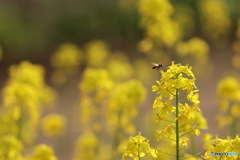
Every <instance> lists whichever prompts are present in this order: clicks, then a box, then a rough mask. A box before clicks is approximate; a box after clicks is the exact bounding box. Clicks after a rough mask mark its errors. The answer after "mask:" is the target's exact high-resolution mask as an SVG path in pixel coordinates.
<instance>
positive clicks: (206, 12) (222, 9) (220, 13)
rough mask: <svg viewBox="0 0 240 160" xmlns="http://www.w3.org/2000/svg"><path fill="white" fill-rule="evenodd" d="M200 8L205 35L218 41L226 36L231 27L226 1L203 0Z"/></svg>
mask: <svg viewBox="0 0 240 160" xmlns="http://www.w3.org/2000/svg"><path fill="white" fill-rule="evenodd" d="M199 9H200V12H201V21H202V27H203V32H204V34H205V36H206V37H208V38H209V39H210V40H212V41H216V42H217V41H218V40H219V39H221V38H225V37H226V36H227V34H228V32H229V29H230V27H231V20H230V17H229V14H228V8H227V5H226V3H225V2H224V1H223V0H202V1H200V4H199Z"/></svg>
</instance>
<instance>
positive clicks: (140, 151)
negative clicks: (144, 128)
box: [123, 133, 157, 159]
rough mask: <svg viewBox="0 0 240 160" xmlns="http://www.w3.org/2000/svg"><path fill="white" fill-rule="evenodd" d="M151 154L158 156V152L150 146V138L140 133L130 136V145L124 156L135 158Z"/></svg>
mask: <svg viewBox="0 0 240 160" xmlns="http://www.w3.org/2000/svg"><path fill="white" fill-rule="evenodd" d="M148 154H150V155H151V156H152V157H155V158H156V157H157V152H156V151H155V150H154V149H152V148H150V145H149V143H148V140H147V139H146V138H145V137H143V136H141V135H140V133H139V135H137V136H135V137H130V139H129V142H128V145H127V147H126V149H125V151H124V154H123V158H125V157H133V158H134V159H136V158H138V157H145V156H146V155H148Z"/></svg>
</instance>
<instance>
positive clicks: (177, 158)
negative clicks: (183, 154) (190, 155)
mask: <svg viewBox="0 0 240 160" xmlns="http://www.w3.org/2000/svg"><path fill="white" fill-rule="evenodd" d="M177 118H178V89H177V90H176V160H179V159H180V156H179V122H178V119H177Z"/></svg>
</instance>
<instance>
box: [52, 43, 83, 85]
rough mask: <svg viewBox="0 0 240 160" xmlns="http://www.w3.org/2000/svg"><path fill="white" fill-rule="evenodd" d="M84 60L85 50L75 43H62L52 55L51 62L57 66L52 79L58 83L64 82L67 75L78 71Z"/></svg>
mask: <svg viewBox="0 0 240 160" xmlns="http://www.w3.org/2000/svg"><path fill="white" fill-rule="evenodd" d="M82 61H83V52H82V51H81V50H80V48H78V46H76V45H74V44H69V43H65V44H62V45H61V46H60V47H59V48H58V49H57V51H56V53H55V54H53V56H52V57H51V64H52V66H53V67H54V68H55V72H54V73H53V75H52V80H53V82H54V83H56V84H64V83H66V81H67V76H69V75H71V74H74V73H76V72H77V71H78V70H77V69H78V67H79V66H80V64H81V62H82Z"/></svg>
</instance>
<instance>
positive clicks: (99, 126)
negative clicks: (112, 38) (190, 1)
mask: <svg viewBox="0 0 240 160" xmlns="http://www.w3.org/2000/svg"><path fill="white" fill-rule="evenodd" d="M118 5H119V8H120V10H121V11H122V12H126V13H127V12H129V10H131V9H133V8H134V9H136V10H137V12H138V14H139V26H140V27H141V29H142V31H143V36H142V38H141V40H140V41H139V42H137V43H136V50H137V52H139V53H142V54H141V56H132V55H131V51H129V52H123V51H119V50H114V49H112V48H111V43H110V42H109V41H105V40H91V41H88V42H87V43H85V44H84V45H77V44H74V43H69V42H66V43H62V44H61V45H59V46H58V48H56V50H55V51H54V52H53V53H52V54H51V56H50V58H49V61H48V62H47V63H48V65H49V66H50V67H49V66H48V67H46V66H44V64H35V63H33V62H31V61H29V60H27V59H26V60H23V61H21V62H19V63H16V64H11V65H10V66H9V68H8V77H7V80H6V81H5V82H4V85H2V88H1V101H0V103H1V107H0V160H57V159H59V160H130V159H133V160H185V159H186V160H202V159H206V160H240V137H239V133H240V125H239V121H240V72H239V71H240V16H239V17H237V20H236V21H232V19H231V17H230V14H229V11H228V4H227V3H226V1H224V0H201V1H198V3H196V6H195V7H196V8H197V10H198V14H197V15H195V14H194V13H195V12H194V9H193V8H191V7H190V6H188V5H184V3H177V2H175V1H174V2H171V1H169V0H131V1H127V0H119V3H118ZM0 18H1V17H0ZM196 19H197V20H196ZM196 21H199V23H201V24H204V25H202V26H201V28H198V27H197V26H196ZM233 23H234V24H235V28H234V27H233ZM196 28H197V29H199V30H200V31H199V32H201V34H200V35H201V36H198V35H197V34H194V30H196ZM230 35H231V36H232V37H233V38H232V39H231V41H228V42H226V41H227V39H228V38H227V37H228V36H230ZM0 36H1V35H0ZM224 45H229V46H231V47H230V49H229V48H228V49H229V50H231V51H232V53H233V54H228V53H225V50H224V49H223V48H224ZM211 48H214V49H215V50H214V52H219V56H217V57H218V58H216V57H214V56H213V55H216V53H215V54H211V52H212V51H211ZM4 54H5V53H4V47H3V49H2V48H0V55H1V56H0V57H1V59H4ZM213 59H214V61H212V60H213ZM151 62H155V63H157V64H155V65H158V63H162V64H163V66H162V67H159V68H156V67H155V68H156V69H152V67H153V66H152V64H151ZM222 62H226V63H223V64H222ZM226 66H227V67H226ZM229 68H230V69H229ZM227 69H229V70H227Z"/></svg>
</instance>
